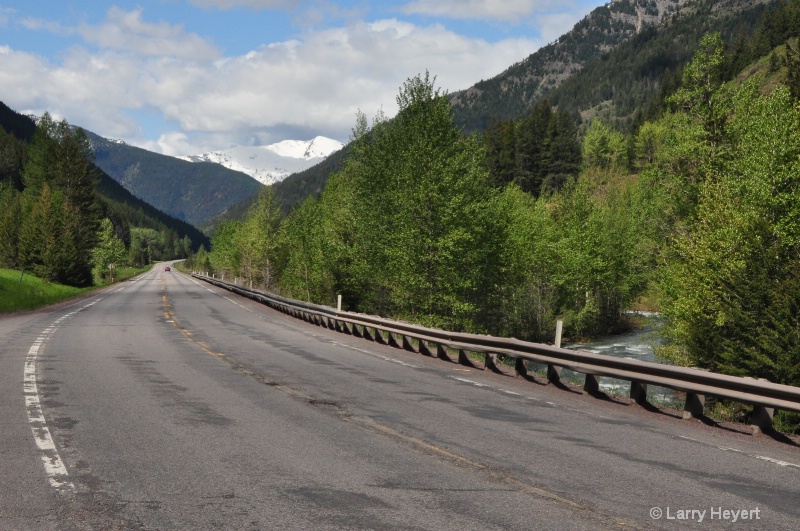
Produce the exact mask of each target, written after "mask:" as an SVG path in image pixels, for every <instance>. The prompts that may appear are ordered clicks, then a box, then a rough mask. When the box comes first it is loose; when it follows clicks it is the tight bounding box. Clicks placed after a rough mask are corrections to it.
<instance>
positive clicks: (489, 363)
mask: <svg viewBox="0 0 800 531" xmlns="http://www.w3.org/2000/svg"><path fill="white" fill-rule="evenodd" d="M483 359H484V362H483V364H484V366H486V367H487V368H488V369H489V370H490V371H492V372H496V373H498V374H503V371H502V370H500V367H498V364H497V354H494V353H493V352H487V353H485V354H484V358H483Z"/></svg>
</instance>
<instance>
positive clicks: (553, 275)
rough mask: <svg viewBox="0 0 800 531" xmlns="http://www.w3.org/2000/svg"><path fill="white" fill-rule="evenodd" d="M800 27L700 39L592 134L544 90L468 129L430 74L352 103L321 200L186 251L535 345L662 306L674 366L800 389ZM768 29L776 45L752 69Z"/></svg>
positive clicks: (791, 7) (267, 214)
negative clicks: (480, 130) (640, 102)
mask: <svg viewBox="0 0 800 531" xmlns="http://www.w3.org/2000/svg"><path fill="white" fill-rule="evenodd" d="M775 21H781V24H780V25H779V26H778V27H777V28H776V27H773V24H774V22H775ZM765 37H767V38H766V39H765ZM798 37H800V0H791V1H788V2H782V3H780V4H779V5H778V6H777V11H774V12H773V13H772V15H770V16H768V17H764V18H762V19H761V21H760V22H759V24H758V26H757V27H756V29H755V31H754V32H753V33H752V35H751V36H750V37H749V38H748V39H746V40H744V41H740V42H738V43H735V44H733V45H732V44H731V43H729V42H727V41H726V39H725V38H724V37H723V35H722V34H721V33H719V32H711V33H707V34H705V35H703V36H702V37H701V38H700V39H699V40H698V41H697V43H696V46H695V49H694V52H693V55H692V58H691V60H690V61H689V62H688V63H687V65H686V66H685V67H684V68H682V69H681V71H680V76H679V77H678V78H677V79H676V80H675V81H674V85H673V87H672V89H671V90H670V91H669V92H668V93H667V94H665V95H664V98H663V100H661V101H660V102H659V104H658V105H657V106H655V107H654V109H653V111H652V113H650V114H649V115H648V117H647V118H642V120H641V122H640V123H639V124H638V126H637V127H636V128H635V129H633V130H631V131H628V130H620V129H619V128H617V127H616V124H615V123H613V122H612V123H609V122H607V121H604V120H603V119H601V118H598V117H594V118H592V119H590V120H588V121H587V123H586V124H584V127H583V129H584V131H585V132H584V133H583V134H582V135H581V141H580V143H579V144H578V146H575V144H571V143H570V142H569V141H567V139H570V138H571V139H572V141H573V142H576V139H577V138H578V137H577V135H576V134H575V130H574V127H575V126H574V123H573V124H571V127H572V128H573V129H571V130H570V129H569V128H568V127H567V126H566V124H567V123H568V122H569V120H567V119H566V118H568V117H569V115H568V114H567V113H563V112H562V111H561V109H556V110H554V109H553V108H551V107H549V106H547V105H540V106H537V107H535V108H534V109H533V110H532V111H531V112H530V113H529V114H528V115H526V116H524V117H522V118H520V119H518V120H507V121H498V122H497V124H496V127H495V128H494V133H492V134H491V135H490V134H488V133H487V135H484V136H483V137H481V138H479V137H476V136H464V135H462V134H461V131H460V128H459V127H458V125H457V124H456V123H455V122H454V120H453V117H452V114H451V103H450V100H449V98H448V97H447V96H446V95H444V94H443V93H442V92H441V91H440V90H439V89H437V88H436V86H435V83H434V81H433V80H432V79H431V78H430V77H429V75H427V74H425V75H424V76H423V75H420V76H416V77H414V78H411V79H409V80H408V81H407V82H406V84H405V85H404V86H403V88H402V89H401V91H400V93H399V95H398V98H397V103H398V107H399V109H400V111H399V113H398V115H397V117H396V118H394V119H392V120H385V119H383V118H382V117H381V116H380V115H379V116H377V117H376V118H375V119H374V120H373V121H372V123H369V122H368V120H367V118H366V117H365V116H360V117H359V118H358V120H357V122H356V127H355V129H354V140H353V142H352V143H351V145H350V151H349V154H348V157H347V159H346V160H345V161H344V165H343V166H342V168H341V169H340V171H338V172H337V173H336V174H335V175H334V176H333V177H332V178H331V179H330V180H329V181H328V182H327V184H326V185H325V187H324V189H323V190H322V193H321V194H320V196H319V197H318V198H316V197H310V198H308V199H306V200H305V201H304V202H303V203H302V204H301V205H300V206H299V207H298V208H296V209H294V210H293V211H292V212H291V214H290V215H289V216H288V217H285V218H284V219H283V220H280V216H279V210H280V207H279V205H278V203H277V201H276V198H275V196H274V192H273V191H272V190H269V189H267V191H265V192H264V193H263V194H262V196H261V197H260V198H259V200H258V201H257V202H256V203H255V204H254V205H253V206H252V207H251V209H250V210H249V212H248V214H247V216H246V217H245V219H244V221H242V222H235V221H234V222H228V223H225V224H223V225H222V226H221V227H220V230H218V231H217V233H216V234H215V236H214V238H213V240H212V248H211V252H210V253H205V252H201V253H200V254H198V255H197V256H196V257H194V264H195V266H196V267H198V268H199V269H204V270H208V271H216V272H221V273H224V274H227V275H231V276H237V277H239V278H240V279H243V280H244V281H252V282H253V283H254V284H256V285H258V284H261V285H262V286H264V287H266V288H267V289H270V290H273V291H277V292H279V293H283V294H285V295H288V296H291V297H296V298H301V299H305V300H310V301H314V302H319V303H323V304H333V301H335V299H336V295H337V294H341V295H343V298H344V302H345V307H346V308H347V309H349V310H355V311H362V312H368V313H374V314H379V315H387V316H391V317H394V318H398V319H404V320H409V321H413V322H417V323H423V324H427V325H433V326H441V327H445V328H447V329H455V330H468V331H473V332H488V333H492V334H496V335H503V336H514V337H519V338H524V339H531V340H545V341H546V340H549V339H551V338H552V335H553V330H554V329H555V321H556V320H557V319H562V320H564V325H565V333H566V334H567V335H568V336H570V337H572V338H573V339H578V338H582V337H591V336H595V335H599V334H608V333H610V332H614V331H617V330H621V329H624V328H625V327H626V326H629V323H628V317H627V315H628V314H627V313H626V312H627V311H628V310H629V309H631V308H636V307H638V308H642V307H644V308H648V309H658V310H660V311H661V312H662V314H663V316H664V318H665V320H666V324H665V326H664V328H663V335H664V344H663V345H662V346H661V347H660V348H659V349H658V355H659V356H660V357H661V358H662V359H663V360H664V361H667V362H670V363H680V364H686V365H692V366H698V367H702V368H705V369H708V370H712V371H718V372H723V373H727V374H735V375H746V376H752V377H755V378H766V379H768V380H770V381H773V382H780V383H786V384H791V385H800V326H798V324H797V323H798V322H800V289H798V287H799V286H798V279H800V104H799V102H798V96H800V73H799V72H800V53H798ZM780 39H783V40H782V41H781V40H780ZM763 42H770V43H774V44H777V45H776V46H775V47H774V48H768V49H766V50H765V51H764V53H763V54H761V55H760V56H758V58H757V59H756V60H754V61H752V62H750V63H747V64H742V59H741V58H742V57H743V54H742V53H741V50H751V51H752V50H758V49H760V47H761V46H762V44H761V43H763ZM748 53H750V52H748ZM739 65H742V66H743V67H742V68H740V67H739ZM532 132H535V134H532ZM562 133H563V134H562ZM504 139H506V140H507V142H506V143H505V144H504ZM511 139H514V140H511ZM556 145H557V146H560V147H558V148H554V147H553V146H556ZM499 148H502V149H499ZM498 153H500V154H502V156H498ZM498 160H499V161H500V162H502V163H503V164H500V165H499V166H498V164H497V162H498ZM498 168H502V169H503V171H502V172H498ZM548 176H550V178H548ZM556 176H558V179H556V178H555V177H556ZM531 183H534V184H533V185H531ZM254 235H256V236H254ZM778 424H779V426H783V427H784V428H785V429H797V426H798V419H797V418H792V417H791V415H786V414H782V415H781V416H780V417H779V419H778Z"/></svg>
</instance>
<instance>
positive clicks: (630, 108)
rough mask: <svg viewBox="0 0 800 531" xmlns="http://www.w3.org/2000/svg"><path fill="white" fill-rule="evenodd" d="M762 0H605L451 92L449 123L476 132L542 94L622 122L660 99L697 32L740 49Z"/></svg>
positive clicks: (568, 107)
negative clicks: (490, 73) (500, 68)
mask: <svg viewBox="0 0 800 531" xmlns="http://www.w3.org/2000/svg"><path fill="white" fill-rule="evenodd" d="M770 4H774V2H771V1H770V0H763V1H761V0H759V1H755V2H754V1H751V0H725V1H719V0H618V1H614V2H610V3H609V4H607V5H605V6H601V7H598V8H597V9H595V10H594V11H593V12H592V13H590V14H589V15H587V16H586V18H584V19H583V20H581V21H580V22H578V24H576V25H575V27H574V28H573V29H572V30H571V31H570V32H568V33H566V34H565V35H563V36H562V37H561V38H559V39H558V40H557V41H556V42H554V43H551V44H549V45H547V46H545V47H543V48H541V49H539V50H537V51H536V52H535V53H533V54H531V55H530V56H529V57H528V58H526V59H525V60H524V61H522V62H520V63H517V64H515V65H513V66H511V67H510V68H508V69H507V70H506V71H504V72H502V73H501V74H499V75H498V76H496V77H494V78H492V79H488V80H485V81H481V82H479V83H477V84H475V85H474V86H473V87H471V88H469V89H467V90H463V91H459V92H456V93H454V94H452V95H451V100H452V102H453V113H454V117H455V122H456V124H457V125H459V126H462V127H463V128H464V129H465V130H466V131H468V132H473V131H479V132H480V131H483V130H485V129H486V128H487V127H488V125H489V123H490V121H491V120H492V119H498V120H509V119H516V118H519V117H520V116H521V115H523V114H524V113H526V112H529V110H530V109H531V108H532V107H533V106H535V104H536V103H537V102H541V101H549V102H550V103H551V104H552V105H554V106H558V107H559V108H560V109H561V110H562V111H564V112H569V113H582V114H583V116H584V118H587V117H590V116H593V115H594V114H596V113H598V112H600V113H602V115H603V117H604V119H606V120H607V121H610V122H616V121H620V122H622V124H624V125H625V126H626V127H629V126H630V125H631V123H632V121H633V119H634V115H635V113H636V111H637V110H643V111H647V110H648V109H649V108H650V107H651V106H653V105H658V104H660V101H661V99H662V90H664V89H665V88H666V89H667V90H669V88H670V87H672V86H674V84H675V83H676V81H679V79H680V69H681V68H682V66H683V65H684V64H685V63H686V61H687V60H688V59H689V58H691V56H692V54H693V53H694V49H695V47H696V46H697V42H698V41H699V39H700V37H701V36H702V35H704V34H706V33H709V32H720V33H721V34H722V36H723V39H724V40H725V41H726V42H728V43H731V44H734V43H735V46H737V47H739V48H741V47H743V46H745V43H746V42H748V41H749V39H750V37H751V35H752V33H753V29H754V28H755V27H756V26H757V25H758V23H759V21H760V18H761V16H762V14H763V13H764V11H765V9H766V6H767V5H770ZM773 46H774V44H773ZM773 46H770V49H771V48H772V47H773ZM737 51H738V49H737ZM762 51H763V50H762ZM743 60H744V58H743ZM746 62H747V61H745V62H744V64H746ZM739 66H741V64H740V65H739Z"/></svg>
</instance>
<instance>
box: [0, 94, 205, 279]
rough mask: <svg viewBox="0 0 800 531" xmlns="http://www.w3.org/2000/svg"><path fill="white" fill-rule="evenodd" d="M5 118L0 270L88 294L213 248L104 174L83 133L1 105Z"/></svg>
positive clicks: (0, 155) (0, 130) (0, 152)
mask: <svg viewBox="0 0 800 531" xmlns="http://www.w3.org/2000/svg"><path fill="white" fill-rule="evenodd" d="M0 119H2V121H1V122H0V125H1V126H2V127H0V267H2V268H8V269H17V270H20V271H22V272H23V274H24V273H25V272H28V273H30V274H33V275H35V276H38V277H40V278H43V279H45V280H48V281H51V282H56V283H59V284H64V285H69V286H76V287H85V286H90V285H93V284H102V283H104V282H107V281H108V280H109V278H110V277H111V276H112V275H113V272H114V269H115V268H120V267H123V266H127V265H130V266H135V267H142V266H145V265H147V264H149V263H151V262H152V261H157V260H165V259H171V258H184V257H186V256H189V255H190V254H191V253H192V252H193V251H194V250H196V248H197V247H198V246H199V245H201V244H203V243H204V242H207V238H206V237H205V236H204V235H202V233H200V232H199V231H197V229H195V228H194V227H191V226H190V225H188V224H186V223H184V222H181V221H179V220H175V219H172V218H170V217H169V216H166V215H164V214H162V213H160V212H158V211H156V210H155V209H154V208H153V207H151V206H150V205H147V204H146V203H143V202H142V201H141V200H138V199H136V198H134V197H133V196H131V195H130V194H129V193H128V192H127V191H126V190H125V189H124V188H122V187H121V186H120V185H119V184H118V183H116V182H115V181H113V180H112V179H111V178H110V177H108V176H107V175H105V174H103V173H102V172H101V171H100V170H99V169H98V168H97V167H96V166H95V165H94V164H93V162H92V161H93V153H92V150H91V147H90V145H89V142H88V139H87V137H86V134H85V133H84V132H83V130H81V129H79V128H74V127H72V126H70V125H69V124H68V123H67V122H66V121H65V120H62V121H60V122H56V121H55V120H53V119H52V118H51V117H50V115H49V114H47V113H45V115H44V116H42V117H41V119H39V121H38V123H34V121H33V120H31V119H30V118H28V117H26V116H22V115H19V114H16V113H15V112H13V111H12V110H11V109H9V108H8V107H6V106H5V105H1V104H0ZM192 238H194V241H195V243H193V242H192Z"/></svg>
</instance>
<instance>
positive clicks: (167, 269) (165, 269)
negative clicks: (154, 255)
mask: <svg viewBox="0 0 800 531" xmlns="http://www.w3.org/2000/svg"><path fill="white" fill-rule="evenodd" d="M164 271H172V269H170V268H169V266H167V267H165V268H164Z"/></svg>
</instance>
